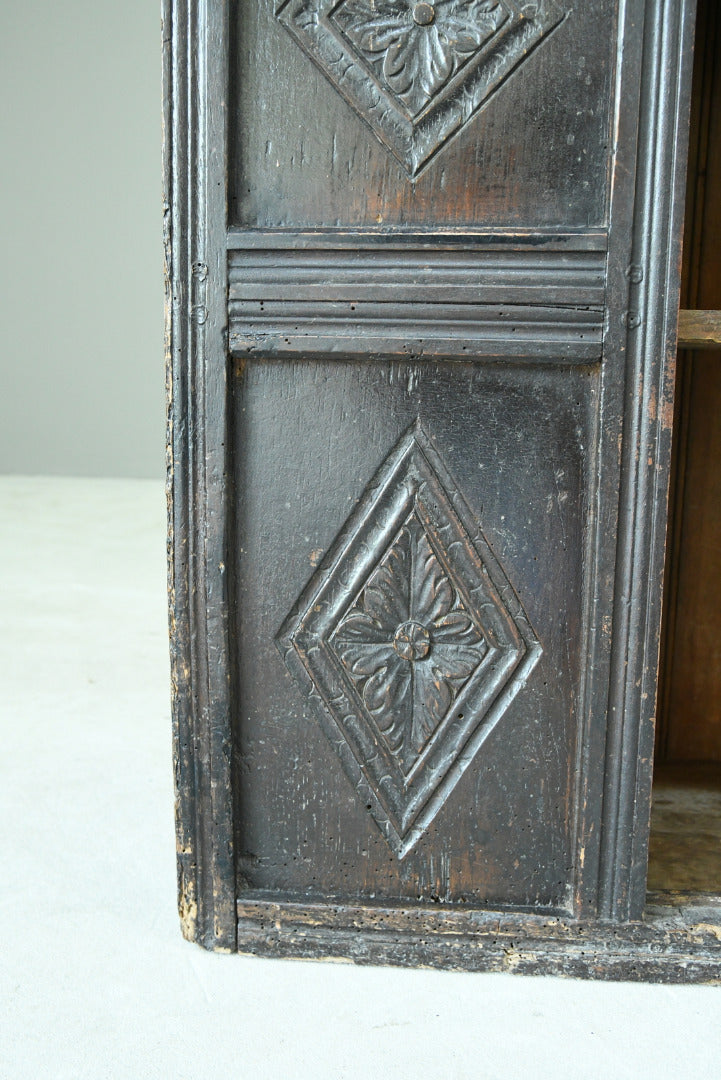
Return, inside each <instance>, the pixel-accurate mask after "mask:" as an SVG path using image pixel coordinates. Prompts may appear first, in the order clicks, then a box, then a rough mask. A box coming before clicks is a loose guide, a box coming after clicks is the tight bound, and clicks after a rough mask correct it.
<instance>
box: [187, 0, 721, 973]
mask: <svg viewBox="0 0 721 1080" xmlns="http://www.w3.org/2000/svg"><path fill="white" fill-rule="evenodd" d="M690 16H691V4H690V3H686V2H685V0H663V2H662V3H661V4H657V3H656V2H655V0H654V2H651V0H648V2H647V0H628V3H627V4H626V5H623V6H619V5H618V4H617V3H616V2H615V0H597V2H594V3H590V2H588V3H586V2H585V0H584V2H582V3H577V4H574V5H565V4H563V3H562V2H560V0H559V2H556V0H552V2H551V0H538V2H536V3H532V4H521V3H517V2H516V0H498V2H497V3H496V2H493V0H477V2H473V3H469V4H459V3H456V2H455V0H439V2H438V3H436V4H420V3H413V4H411V3H406V2H401V0H377V2H375V3H371V0H368V3H367V4H366V3H365V2H364V0H340V2H335V3H334V2H326V0H287V2H276V0H258V2H257V3H254V4H246V3H243V2H231V0H204V2H203V3H202V4H201V5H200V6H199V7H198V8H197V9H196V7H195V6H194V5H189V4H188V3H187V0H168V2H167V4H166V19H167V20H168V28H169V29H168V33H167V38H168V40H169V41H171V42H172V53H171V56H172V63H171V64H170V66H169V68H168V70H169V73H170V89H169V111H168V122H169V123H170V124H171V125H172V128H173V142H172V144H171V151H172V152H171V154H170V155H169V158H168V183H169V185H170V189H171V196H172V198H173V199H174V200H175V202H174V205H175V206H176V211H175V216H174V217H173V219H172V227H171V241H172V243H171V247H170V249H169V251H170V256H171V276H170V289H171V292H170V295H171V307H172V310H173V321H172V325H171V331H172V333H171V360H172V362H171V388H172V401H173V406H172V427H171V435H172V446H173V458H174V469H173V488H174V492H175V501H174V503H173V506H174V511H173V513H174V517H173V522H174V528H175V546H174V561H173V563H172V567H173V578H172V583H173V588H174V589H176V590H177V591H176V600H175V604H176V611H177V614H178V616H179V619H180V622H179V623H178V627H177V628H176V630H175V633H174V648H175V666H174V671H175V678H176V681H177V687H178V689H177V696H176V708H175V716H176V724H177V748H178V766H179V773H178V792H179V811H178V821H179V838H180V843H181V859H180V863H181V868H182V873H181V886H180V890H181V910H182V911H184V913H185V915H184V918H185V925H186V932H187V933H188V935H189V936H193V937H196V938H198V939H199V940H202V941H203V942H204V943H206V944H208V945H211V946H213V947H227V946H228V945H229V946H230V947H232V946H233V943H234V941H235V934H236V933H239V934H240V939H239V940H240V942H241V943H242V945H243V947H250V948H252V947H253V943H254V942H256V943H259V947H263V948H268V949H269V950H273V949H276V948H277V949H279V950H280V951H286V952H292V946H291V945H290V941H291V939H294V940H296V941H298V942H301V943H302V944H301V946H300V951H301V953H303V951H304V950H305V949H306V945H307V949H308V950H310V951H311V952H313V951H315V952H324V951H325V952H328V953H331V954H333V953H335V952H337V951H341V952H343V953H344V954H348V953H349V952H351V953H352V954H353V955H354V956H355V955H357V956H358V957H359V958H363V957H376V958H381V959H384V960H390V959H393V958H394V957H400V958H401V959H403V958H405V960H409V959H411V960H412V959H416V960H420V959H428V960H430V962H433V963H437V962H446V960H447V959H448V958H449V957H451V954H452V957H451V959H450V962H451V963H463V962H464V961H463V960H462V958H461V957H460V954H459V953H458V952H457V951H454V950H453V949H451V950H450V951H449V949H448V948H447V944H448V942H447V941H446V939H445V938H444V937H443V935H444V933H445V930H444V926H442V925H441V923H444V922H445V921H447V920H446V915H445V914H444V915H443V917H442V918H441V919H440V921H439V922H438V923H437V924H436V923H433V925H431V923H432V920H431V922H430V923H428V929H429V933H431V934H433V935H438V942H439V944H438V947H436V946H435V945H433V946H431V948H430V949H429V950H426V951H424V950H423V949H420V950H419V948H418V945H417V942H415V943H414V938H413V935H414V933H415V930H414V929H413V927H415V926H417V925H419V924H418V923H417V919H419V918H420V919H424V918H426V916H427V912H428V911H429V910H430V908H429V906H428V905H430V904H433V905H438V904H442V905H445V907H444V909H443V910H444V911H446V910H447V919H448V920H450V921H449V922H448V926H451V927H452V928H453V929H452V931H451V932H452V933H455V932H456V930H459V933H460V937H459V938H458V940H459V941H460V940H463V941H464V942H466V941H470V940H472V939H473V937H474V935H476V940H477V942H478V944H479V947H481V943H482V941H483V940H484V934H485V932H486V930H487V929H488V926H487V924H486V923H485V922H484V919H485V918H486V916H485V915H484V914H483V912H484V911H486V910H488V909H496V910H497V911H499V912H504V913H505V914H504V915H502V916H498V918H506V919H509V920H510V922H509V923H508V925H511V924H512V925H513V926H514V927H515V928H516V930H518V931H519V932H521V933H523V934H525V935H526V936H527V938H528V940H529V941H531V940H536V941H539V949H540V951H541V953H542V954H543V955H544V956H548V955H550V954H551V953H553V952H554V950H557V949H560V950H563V948H564V947H566V946H567V945H568V940H569V939H568V933H571V932H572V929H573V927H574V926H575V927H578V926H582V925H585V923H586V922H588V921H590V922H591V923H593V922H594V920H599V919H601V920H612V921H613V920H615V921H616V922H623V921H626V920H629V919H637V918H639V917H640V915H641V914H642V911H643V905H644V898H645V858H646V845H647V838H648V807H649V802H650V780H651V770H650V760H651V743H652V739H653V713H654V698H655V680H656V662H655V657H656V653H657V647H658V627H659V617H660V616H659V611H660V609H659V605H660V590H659V588H658V585H657V583H658V582H660V580H661V568H662V561H663V536H664V524H665V490H666V482H667V477H668V460H669V452H670V423H669V411H670V409H671V408H672V405H671V401H672V370H671V367H670V363H671V358H672V355H673V346H674V343H675V318H676V312H677V302H676V301H677V294H678V278H677V271H676V267H677V264H678V247H679V233H680V230H679V213H678V198H677V194H678V190H679V189H680V187H681V186H682V177H683V152H682V150H679V148H678V147H677V144H676V139H677V136H678V131H679V130H681V129H683V122H684V121H683V118H684V110H685V108H686V105H687V56H688V53H689V42H690V37H689V35H690V32H691V31H690V27H691V23H690ZM191 45H192V48H191V47H190V46H191ZM190 53H192V55H193V57H194V58H195V59H194V60H193V64H192V70H190V69H188V68H187V66H186V60H185V58H186V57H187V56H188V55H190ZM659 177H664V178H669V177H671V178H672V182H666V180H664V182H663V183H659ZM176 190H177V192H179V194H178V196H177V198H176V196H175V194H174V193H175V191H176ZM187 223H190V224H191V226H192V227H191V228H190V229H189V230H188V229H187V228H186V225H187ZM649 583H651V584H649ZM654 583H656V584H654ZM375 905H378V908H377V909H376V907H375ZM371 909H372V910H374V911H375V910H379V911H382V912H385V911H388V912H390V911H393V912H395V914H394V915H393V918H392V919H391V918H390V915H389V916H388V918H389V920H390V922H391V923H392V924H393V926H394V927H396V928H399V933H400V935H401V936H400V938H399V939H398V941H397V942H396V944H395V945H394V944H392V943H390V942H389V941H387V940H386V939H385V938H383V941H382V942H381V944H380V946H379V945H378V942H379V941H380V938H379V937H378V936H377V935H376V936H375V937H374V933H375V930H374V925H373V924H374V917H373V916H372V914H370V915H369V912H371ZM278 910H280V912H281V915H280V916H277V914H276V913H277V911H278ZM439 910H440V909H439ZM316 911H319V912H320V916H319V917H318V919H317V920H316V917H315V915H314V912H316ZM333 912H335V914H333ZM354 912H356V914H357V916H358V919H357V921H358V928H359V929H358V936H357V937H356V939H355V940H356V941H357V942H358V945H357V947H356V946H353V947H351V945H350V942H349V936H348V933H347V932H346V922H345V921H344V920H350V923H353V920H354V918H355V916H354V915H353V913H354ZM465 912H467V913H468V920H469V921H468V923H467V925H466V924H465V923H464V924H463V927H462V928H461V923H462V922H463V919H464V918H465V914H464V913H465ZM528 912H533V914H532V915H531V914H528ZM541 912H543V913H545V916H543V917H545V918H548V919H555V920H558V921H557V923H556V925H557V926H558V934H557V935H556V934H555V932H554V933H551V934H545V932H543V933H541V935H540V940H539V935H538V927H539V925H540V924H539V923H538V921H537V920H538V919H540V918H542V916H541V914H540V913H541ZM236 913H237V915H238V918H239V921H238V922H237V923H236V922H235V914H236ZM290 913H293V914H292V917H291V915H290ZM358 913H360V914H358ZM271 916H272V917H273V918H274V920H275V923H274V925H275V926H276V929H277V927H280V929H277V934H276V931H275V930H274V931H273V933H272V934H271V935H270V936H269V935H268V933H267V930H266V924H265V920H266V919H268V918H270V917H271ZM296 916H298V917H297V918H296ZM336 916H337V920H338V921H339V922H338V926H336V925H335V923H334V920H335V919H336ZM385 917H386V916H385V915H382V918H385ZM489 917H491V918H493V917H492V916H489ZM308 920H310V921H311V922H312V923H313V929H312V932H310V933H308V932H306V930H305V929H302V927H303V926H304V925H307V923H308ZM314 920H315V922H314ZM454 920H455V922H454ZM459 920H460V922H459ZM341 924H342V925H341ZM456 924H457V925H456ZM424 925H425V924H424ZM499 925H500V924H499ZM381 936H382V935H381ZM655 940H656V939H654V941H655ZM707 945H708V942H707V938H706V937H704V939H703V949H706V950H707ZM643 947H645V946H643V945H642V944H641V943H640V939H638V940H637V939H636V938H634V937H633V935H631V936H630V937H629V940H628V951H627V952H624V951H623V950H621V951H622V952H623V956H622V957H621V958H620V959H619V962H618V963H615V961H614V963H613V964H610V965H609V966H608V970H609V971H615V972H617V973H618V972H620V971H627V970H629V968H628V963H627V957H628V956H629V955H630V954H631V952H632V951H633V948H643ZM624 948H625V947H624ZM654 948H655V945H654V944H653V943H651V945H650V953H653V951H654ZM574 955H575V954H574ZM704 955H706V954H704ZM568 956H569V965H570V967H573V969H574V970H580V969H581V968H582V967H583V964H582V963H581V962H580V961H579V962H578V963H576V961H578V957H577V956H576V957H575V960H574V961H573V964H571V959H570V956H571V954H570V953H568ZM669 956H670V954H669V953H668V952H666V953H664V959H663V961H662V962H661V963H660V964H659V966H658V971H659V972H662V973H664V977H666V974H667V972H668V970H669V963H670V960H669ZM466 962H467V961H466ZM545 962H546V961H545V960H542V961H541V960H539V964H540V965H541V966H542V965H543V964H544V963H545ZM525 963H526V961H525V960H524V965H525ZM693 963H694V964H695V963H696V960H695V959H694V961H693ZM481 966H483V965H481ZM570 967H569V970H570ZM644 970H645V971H648V970H651V967H650V966H646V967H645V968H644ZM694 970H698V971H699V972H700V973H703V972H706V973H708V971H709V970H710V969H709V967H708V966H706V967H704V961H703V957H702V958H701V960H700V961H699V964H698V965H697V968H694ZM699 977H701V975H699Z"/></svg>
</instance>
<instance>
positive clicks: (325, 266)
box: [228, 238, 606, 363]
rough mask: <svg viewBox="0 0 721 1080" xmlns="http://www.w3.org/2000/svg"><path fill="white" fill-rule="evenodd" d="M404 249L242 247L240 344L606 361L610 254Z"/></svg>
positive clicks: (243, 351) (236, 263) (236, 296)
mask: <svg viewBox="0 0 721 1080" xmlns="http://www.w3.org/2000/svg"><path fill="white" fill-rule="evenodd" d="M398 246H399V245H396V244H395V243H392V244H391V245H389V244H388V243H386V242H383V241H380V240H377V241H376V242H375V244H373V243H369V241H368V240H367V239H366V240H365V242H364V246H362V247H351V246H350V244H349V243H347V242H345V243H342V244H339V245H338V247H337V248H329V247H328V246H327V245H326V244H319V245H318V246H317V247H312V246H310V244H309V243H306V244H305V246H299V247H291V246H287V244H284V245H282V246H281V245H280V244H279V245H278V246H277V247H273V246H270V244H269V242H268V238H265V242H264V243H263V245H262V246H260V245H259V246H257V247H256V246H253V247H249V248H246V249H238V248H236V249H233V250H231V251H230V252H229V267H228V270H229V297H228V299H229V307H228V314H229V325H230V348H231V351H232V352H233V353H235V354H236V355H249V354H252V355H256V356H274V355H278V354H288V353H290V354H302V353H309V352H313V353H319V352H320V353H327V352H330V353H334V354H345V355H350V356H353V355H359V354H360V355H366V356H367V355H368V354H376V353H378V354H383V355H389V354H390V355H407V356H414V357H420V356H448V357H469V356H487V357H493V356H499V357H501V356H502V357H518V358H522V359H523V358H525V359H539V360H540V359H545V360H557V361H563V362H576V363H588V362H591V361H595V360H598V359H600V356H601V349H602V342H603V324H604V301H605V294H604V268H605V258H606V256H605V252H604V251H603V250H587V249H581V244H578V246H577V247H576V248H575V249H570V250H569V249H568V248H566V249H565V250H564V249H561V250H558V249H552V250H547V249H545V248H544V249H541V250H538V249H537V248H535V247H532V246H527V247H524V248H522V249H520V250H519V249H516V250H508V249H506V250H504V249H503V248H502V247H501V246H500V245H496V244H489V245H482V244H479V245H477V246H470V247H469V246H465V247H462V248H459V247H453V246H441V245H438V246H431V245H430V244H428V243H427V242H426V243H423V244H421V243H417V244H416V245H410V244H404V245H403V248H402V253H401V252H399V250H398ZM550 246H551V247H552V248H553V247H554V245H550Z"/></svg>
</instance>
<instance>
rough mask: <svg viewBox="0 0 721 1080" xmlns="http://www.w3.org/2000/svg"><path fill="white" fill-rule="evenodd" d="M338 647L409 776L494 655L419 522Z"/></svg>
mask: <svg viewBox="0 0 721 1080" xmlns="http://www.w3.org/2000/svg"><path fill="white" fill-rule="evenodd" d="M334 644H335V647H336V649H337V651H338V655H339V656H340V658H341V660H342V662H343V665H344V666H345V668H346V670H347V672H348V674H349V675H350V677H351V679H352V681H353V682H354V684H355V685H356V688H357V689H358V691H359V693H360V695H361V697H362V699H363V702H364V704H365V706H366V708H367V709H368V712H369V713H370V714H371V715H372V716H373V717H374V719H375V722H376V725H377V726H378V728H379V730H380V731H381V733H382V734H383V736H384V738H385V740H386V742H387V744H388V746H389V748H390V749H391V751H392V752H393V753H394V754H395V755H396V757H397V759H398V761H399V764H400V765H401V768H402V769H403V771H404V772H408V771H409V770H410V768H411V767H412V765H413V763H414V762H415V760H416V759H417V757H418V755H419V753H420V752H421V751H422V750H423V747H424V746H425V745H426V743H427V742H428V740H429V739H430V737H431V735H432V734H433V732H434V731H435V730H436V728H437V727H438V725H439V724H440V722H441V720H442V719H443V717H444V716H445V715H446V713H447V712H448V709H449V707H450V706H451V704H452V703H453V701H454V700H455V698H456V697H457V696H458V694H459V692H460V690H461V688H462V687H463V685H464V684H465V683H466V681H467V680H468V679H469V677H470V676H471V674H472V673H473V672H474V671H475V670H476V668H477V667H478V666H479V665H480V663H481V661H482V660H483V657H484V656H485V654H486V652H487V651H488V647H487V645H486V642H485V640H484V638H483V636H482V634H481V632H480V631H479V629H478V628H477V626H476V624H475V623H474V622H473V620H472V619H471V617H470V615H469V614H468V612H467V611H466V609H465V607H464V606H463V604H462V602H461V600H460V598H459V596H458V593H457V592H456V589H455V588H454V586H453V583H452V582H451V580H450V578H449V576H448V574H447V572H446V570H445V569H444V567H443V566H442V565H441V563H440V561H439V559H438V557H437V555H436V553H435V551H434V549H433V547H432V546H431V543H430V541H429V539H428V536H427V535H426V532H425V529H424V528H423V526H422V524H421V522H420V521H419V519H418V518H417V517H415V516H414V517H412V518H411V519H410V520H409V521H408V522H407V523H406V524H405V525H404V527H403V529H402V530H401V533H400V535H399V536H398V538H397V540H396V542H395V543H394V545H393V547H392V548H391V550H390V551H389V553H388V554H387V555H386V557H385V559H384V560H383V562H382V563H381V564H380V566H379V567H378V569H377V570H376V571H375V572H374V573H373V575H372V576H371V578H370V580H369V581H368V583H367V584H366V585H365V587H364V588H363V590H362V592H361V594H360V596H359V597H358V599H357V600H356V602H355V603H354V605H353V607H352V608H351V609H350V611H349V612H348V613H347V614H346V616H345V617H344V619H343V620H342V622H341V623H340V625H339V627H338V630H337V631H336V633H335V635H334Z"/></svg>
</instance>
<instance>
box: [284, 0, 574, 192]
mask: <svg viewBox="0 0 721 1080" xmlns="http://www.w3.org/2000/svg"><path fill="white" fill-rule="evenodd" d="M276 15H277V17H278V19H279V20H280V21H281V23H282V24H283V25H284V26H285V28H286V29H287V30H288V32H289V33H290V34H291V35H292V36H293V37H294V38H295V40H296V41H297V42H298V44H299V45H300V46H301V47H302V48H303V50H304V51H305V52H306V53H307V54H308V55H309V56H310V58H311V59H312V60H313V61H314V62H315V63H316V64H317V65H318V67H319V68H320V69H321V71H322V72H323V73H324V74H325V75H326V77H327V78H328V79H329V80H330V82H331V83H332V84H333V85H334V86H335V88H336V89H337V90H338V92H339V93H340V94H342V95H343V97H345V98H346V100H347V101H348V103H349V104H350V105H352V106H353V108H354V109H355V110H356V112H357V113H358V114H359V115H360V116H361V117H362V118H363V119H364V120H365V121H366V123H368V124H369V125H370V127H371V128H372V130H373V131H374V132H375V134H376V136H377V137H378V138H379V139H380V141H381V142H382V143H383V144H384V145H385V146H386V148H387V149H389V150H390V151H391V152H392V153H393V154H394V155H395V156H396V157H397V158H398V160H399V161H400V163H401V164H402V165H403V167H404V168H405V170H406V172H407V173H408V175H409V176H410V177H411V178H415V177H416V176H418V175H419V174H420V172H421V171H422V170H423V168H424V167H425V166H426V165H427V164H428V162H429V161H430V160H431V158H432V157H433V156H434V155H435V154H436V153H437V152H438V151H439V150H441V149H442V148H443V147H444V146H445V145H446V144H447V142H448V141H449V140H450V139H452V138H453V136H454V135H456V134H457V133H458V132H459V131H460V130H461V129H462V128H463V127H465V125H466V124H467V123H468V121H469V120H470V119H471V118H472V117H473V116H474V115H475V113H476V112H477V111H478V110H479V109H480V108H481V106H482V105H483V104H484V103H485V102H486V101H487V100H488V98H489V97H490V96H491V94H493V93H494V92H495V91H496V90H497V89H498V87H499V86H500V85H501V84H502V83H503V82H504V81H505V80H506V79H507V78H508V77H509V75H511V74H512V72H513V71H514V70H515V69H516V68H517V67H518V65H519V64H520V63H521V62H522V61H523V60H524V59H525V58H526V57H527V56H528V55H529V54H530V53H531V52H532V50H533V49H535V47H536V46H537V45H538V44H539V43H540V42H541V41H542V40H543V38H545V37H546V35H547V34H549V33H550V32H551V31H552V30H553V29H555V27H556V26H558V24H559V23H560V22H561V21H562V20H563V19H564V18H565V15H566V13H565V12H564V11H563V10H562V9H561V8H560V7H559V4H558V3H557V0H535V2H533V3H527V2H524V0H435V2H434V3H417V2H416V0H340V2H338V0H283V2H282V3H280V4H279V5H278V7H277V9H276Z"/></svg>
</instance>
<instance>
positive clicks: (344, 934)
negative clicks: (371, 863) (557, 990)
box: [238, 894, 721, 984]
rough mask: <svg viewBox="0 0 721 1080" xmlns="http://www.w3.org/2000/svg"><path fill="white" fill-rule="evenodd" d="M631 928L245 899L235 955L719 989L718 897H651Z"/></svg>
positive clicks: (421, 909)
mask: <svg viewBox="0 0 721 1080" xmlns="http://www.w3.org/2000/svg"><path fill="white" fill-rule="evenodd" d="M650 899H651V901H652V903H651V904H650V905H649V911H648V914H647V917H646V919H645V920H644V921H642V922H633V923H626V924H624V925H616V924H608V923H606V924H604V923H598V922H592V923H591V922H586V923H584V922H577V921H574V920H569V919H565V918H561V917H556V916H550V915H538V914H530V913H519V912H513V913H510V912H494V911H486V910H464V911H458V910H457V909H448V908H444V907H443V905H440V906H439V907H437V908H435V909H433V910H429V909H428V907H427V906H425V905H424V906H423V907H420V906H419V907H393V906H384V905H346V904H342V903H340V904H337V905H330V904H327V903H326V904H321V903H317V904H313V903H302V902H293V901H288V900H281V901H279V900H277V899H276V900H273V899H272V898H267V897H257V898H254V897H252V896H248V897H240V898H239V900H238V951H239V952H241V953H245V954H252V955H258V956H268V957H273V956H277V957H285V958H289V957H291V958H298V959H318V958H321V959H322V958H325V959H336V960H345V961H349V962H352V963H357V964H376V965H390V966H400V967H406V966H413V967H430V968H441V969H446V970H461V971H478V972H505V973H510V972H512V973H515V974H523V975H556V976H563V977H569V978H583V979H606V980H618V981H633V982H662V983H676V984H690V983H708V984H721V898H720V897H693V896H686V897H684V896H680V895H673V894H663V895H657V896H655V897H652V898H650Z"/></svg>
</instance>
